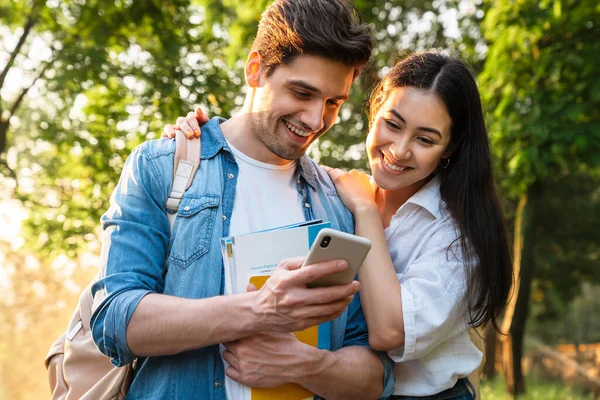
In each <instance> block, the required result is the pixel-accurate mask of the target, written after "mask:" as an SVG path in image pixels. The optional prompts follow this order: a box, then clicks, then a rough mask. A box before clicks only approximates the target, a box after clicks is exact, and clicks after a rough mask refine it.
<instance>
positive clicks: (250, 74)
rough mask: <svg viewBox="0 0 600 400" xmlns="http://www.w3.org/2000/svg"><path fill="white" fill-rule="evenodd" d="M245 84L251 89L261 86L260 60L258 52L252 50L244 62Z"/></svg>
mask: <svg viewBox="0 0 600 400" xmlns="http://www.w3.org/2000/svg"><path fill="white" fill-rule="evenodd" d="M246 83H248V86H250V87H251V88H257V87H260V86H262V84H263V81H262V59H261V57H260V54H258V51H256V50H253V51H252V52H250V55H249V56H248V60H247V61H246Z"/></svg>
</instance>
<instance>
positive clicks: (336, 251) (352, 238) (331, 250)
mask: <svg viewBox="0 0 600 400" xmlns="http://www.w3.org/2000/svg"><path fill="white" fill-rule="evenodd" d="M370 249H371V241H370V240H369V239H367V238H363V237H360V236H356V235H352V234H350V233H345V232H341V231H338V230H335V229H331V228H324V229H321V231H319V233H318V235H317V238H316V239H315V241H314V242H313V244H312V246H311V248H310V250H309V251H308V255H307V256H306V259H305V260H304V264H303V265H302V266H305V265H311V264H316V263H319V262H323V261H329V260H335V259H343V260H346V261H347V262H348V268H346V269H345V270H344V271H340V272H337V273H335V274H332V275H328V276H324V277H322V278H319V279H317V280H316V281H314V282H311V283H309V284H307V285H306V286H308V287H319V286H333V285H345V284H347V283H350V282H352V281H353V280H354V277H356V275H357V274H358V270H359V268H360V267H361V265H362V263H363V261H364V260H365V257H366V256H367V253H368V252H369V250H370Z"/></svg>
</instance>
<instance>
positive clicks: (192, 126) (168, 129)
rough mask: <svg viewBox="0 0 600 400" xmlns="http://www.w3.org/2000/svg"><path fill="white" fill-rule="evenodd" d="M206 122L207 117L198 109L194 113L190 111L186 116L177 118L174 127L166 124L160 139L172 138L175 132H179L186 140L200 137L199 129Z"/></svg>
mask: <svg viewBox="0 0 600 400" xmlns="http://www.w3.org/2000/svg"><path fill="white" fill-rule="evenodd" d="M207 122H208V116H207V115H206V114H204V111H202V109H201V108H200V107H196V111H190V112H189V113H188V114H187V116H186V117H185V118H184V117H179V118H177V123H176V124H175V125H171V124H167V125H165V127H164V128H163V132H162V135H161V137H166V138H171V139H172V138H174V137H175V134H176V132H177V131H181V132H183V133H184V134H185V136H186V137H187V138H188V139H193V138H194V137H197V138H199V137H200V127H201V126H202V125H204V124H205V123H207Z"/></svg>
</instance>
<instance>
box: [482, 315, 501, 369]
mask: <svg viewBox="0 0 600 400" xmlns="http://www.w3.org/2000/svg"><path fill="white" fill-rule="evenodd" d="M497 334H498V333H497V332H496V330H495V329H494V327H493V326H492V324H487V325H486V327H485V331H484V337H485V364H484V365H483V375H484V376H485V377H486V379H494V377H495V376H496V343H497V342H498V341H497V340H496V338H497V336H496V335H497Z"/></svg>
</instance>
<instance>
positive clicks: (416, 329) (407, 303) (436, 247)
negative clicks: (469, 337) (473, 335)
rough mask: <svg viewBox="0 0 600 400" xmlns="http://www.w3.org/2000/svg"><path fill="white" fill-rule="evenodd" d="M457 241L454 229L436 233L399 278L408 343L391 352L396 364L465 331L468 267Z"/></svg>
mask: <svg viewBox="0 0 600 400" xmlns="http://www.w3.org/2000/svg"><path fill="white" fill-rule="evenodd" d="M454 239H456V234H455V233H454V229H449V228H447V227H446V228H445V229H441V230H439V231H438V232H436V233H434V234H433V235H432V236H431V237H430V238H429V239H428V241H427V243H425V245H424V246H423V247H422V250H421V252H420V255H419V256H418V257H417V258H416V259H415V260H414V261H413V262H411V263H410V264H409V265H408V266H407V268H406V270H405V271H404V273H402V274H398V280H399V281H400V291H401V299H402V313H403V316H404V334H405V340H404V346H403V347H400V348H397V349H393V350H390V351H389V352H388V355H389V356H390V357H391V358H392V359H393V360H394V361H395V362H402V361H408V360H415V359H419V358H422V357H424V356H426V355H427V353H429V352H430V351H431V350H433V349H434V348H436V347H437V346H438V345H439V344H440V343H442V342H444V341H447V340H448V339H449V338H452V337H454V336H455V335H456V334H458V333H459V332H461V331H464V330H465V323H466V322H465V311H466V308H465V298H466V296H465V295H466V274H465V263H464V261H463V256H462V251H461V247H460V242H459V241H455V240H454ZM450 245H451V246H450ZM449 247H450V248H449Z"/></svg>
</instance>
